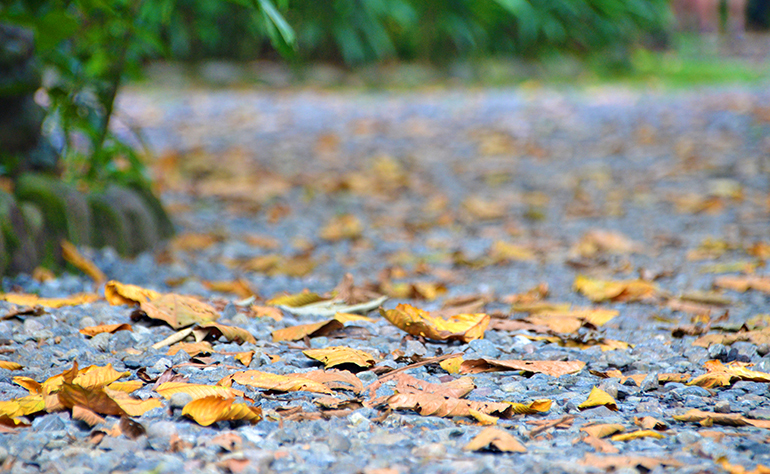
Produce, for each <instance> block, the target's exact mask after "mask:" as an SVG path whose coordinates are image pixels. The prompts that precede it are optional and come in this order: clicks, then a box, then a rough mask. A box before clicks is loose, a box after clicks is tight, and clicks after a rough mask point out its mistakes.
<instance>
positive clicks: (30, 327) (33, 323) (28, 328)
mask: <svg viewBox="0 0 770 474" xmlns="http://www.w3.org/2000/svg"><path fill="white" fill-rule="evenodd" d="M44 328H45V326H43V324H42V323H41V322H40V321H38V320H36V319H33V318H28V319H27V320H26V321H24V332H26V333H27V334H33V333H35V332H37V331H41V330H43V329H44Z"/></svg>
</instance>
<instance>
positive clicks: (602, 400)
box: [578, 387, 618, 411]
mask: <svg viewBox="0 0 770 474" xmlns="http://www.w3.org/2000/svg"><path fill="white" fill-rule="evenodd" d="M602 405H603V406H606V407H607V408H609V409H610V410H613V411H618V404H617V402H616V401H615V399H614V398H612V397H611V396H610V394H608V393H607V392H605V391H604V390H602V389H600V388H598V387H594V388H592V389H591V393H590V394H589V395H588V398H587V399H586V401H584V402H583V403H581V404H580V405H578V408H580V409H581V410H582V409H584V408H593V407H598V406H602Z"/></svg>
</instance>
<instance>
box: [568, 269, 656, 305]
mask: <svg viewBox="0 0 770 474" xmlns="http://www.w3.org/2000/svg"><path fill="white" fill-rule="evenodd" d="M573 287H574V289H575V290H576V291H578V292H580V293H583V294H584V295H585V296H587V297H588V298H589V299H591V300H592V301H595V302H601V301H608V300H609V301H622V302H633V301H641V300H645V299H649V298H652V297H653V296H655V293H656V292H657V291H658V287H657V286H656V285H655V284H654V283H650V282H649V281H645V280H622V281H613V280H597V279H593V278H589V277H586V276H583V275H578V276H577V277H575V283H574V285H573Z"/></svg>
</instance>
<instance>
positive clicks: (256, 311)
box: [251, 305, 283, 321]
mask: <svg viewBox="0 0 770 474" xmlns="http://www.w3.org/2000/svg"><path fill="white" fill-rule="evenodd" d="M251 312H252V314H253V315H254V316H255V317H257V318H271V319H273V320H275V321H280V320H282V319H283V311H281V310H280V308H276V307H273V306H257V305H253V306H252V307H251Z"/></svg>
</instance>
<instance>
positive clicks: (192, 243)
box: [169, 232, 223, 252]
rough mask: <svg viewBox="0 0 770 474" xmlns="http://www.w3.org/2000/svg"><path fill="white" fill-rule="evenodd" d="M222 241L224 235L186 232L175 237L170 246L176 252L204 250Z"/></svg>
mask: <svg viewBox="0 0 770 474" xmlns="http://www.w3.org/2000/svg"><path fill="white" fill-rule="evenodd" d="M222 240H223V236H222V235H215V234H195V233H192V232H185V233H183V234H179V235H176V236H174V238H173V239H171V242H169V246H170V247H171V248H172V249H173V250H174V251H176V252H179V251H191V250H204V249H207V248H209V247H211V246H212V245H214V244H215V243H217V242H221V241H222Z"/></svg>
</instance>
